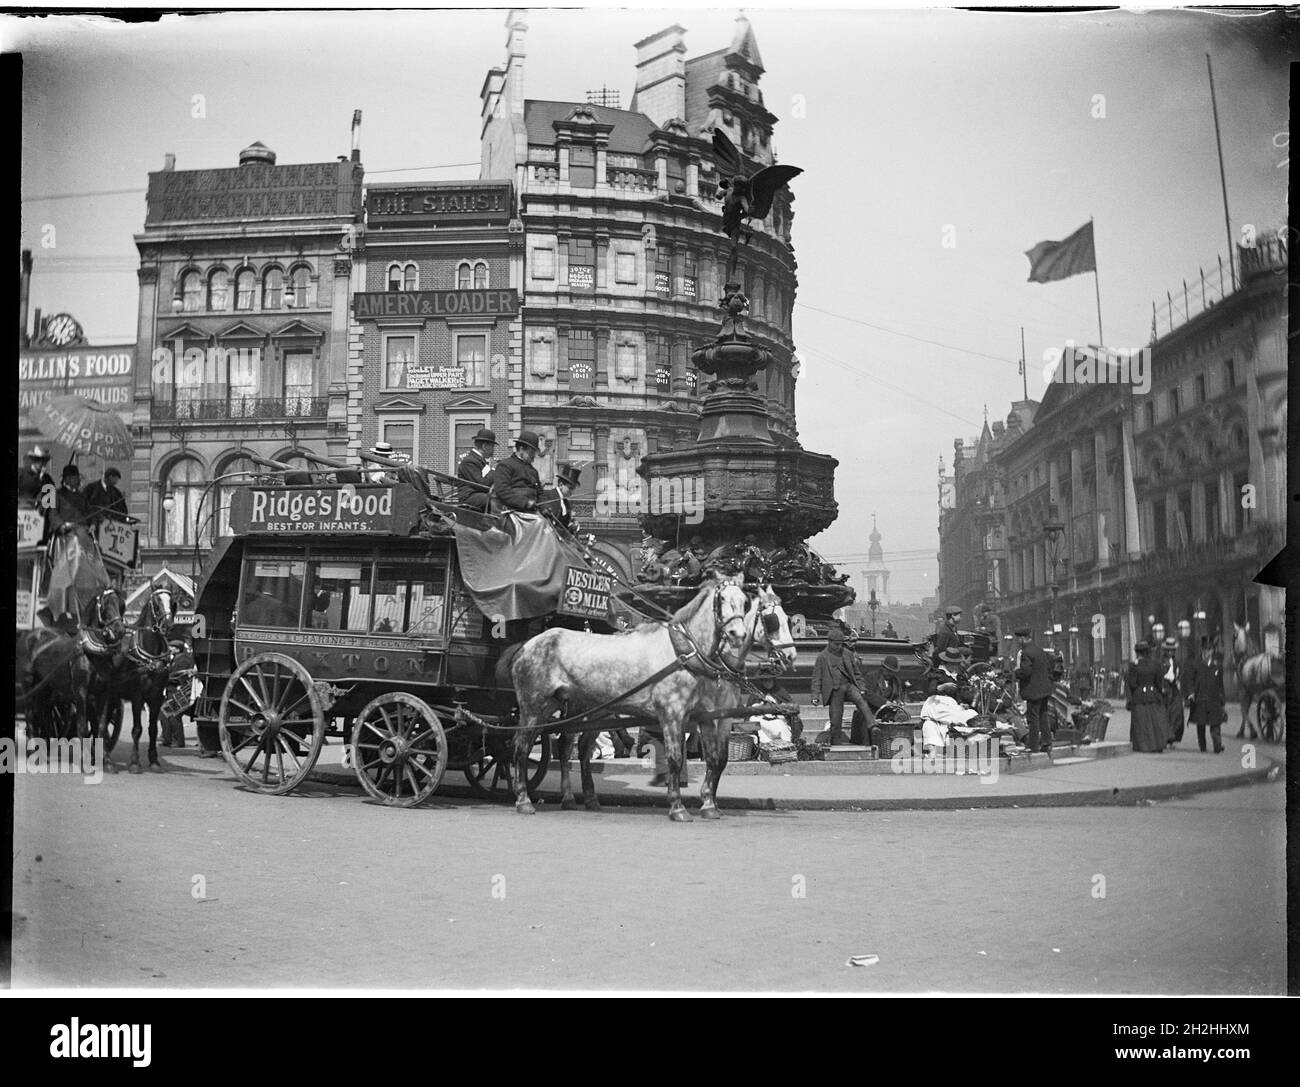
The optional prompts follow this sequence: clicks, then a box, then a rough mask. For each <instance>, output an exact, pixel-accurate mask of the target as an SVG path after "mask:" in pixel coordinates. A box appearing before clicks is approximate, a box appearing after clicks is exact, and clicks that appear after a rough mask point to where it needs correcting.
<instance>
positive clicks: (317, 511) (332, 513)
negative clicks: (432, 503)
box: [230, 483, 422, 536]
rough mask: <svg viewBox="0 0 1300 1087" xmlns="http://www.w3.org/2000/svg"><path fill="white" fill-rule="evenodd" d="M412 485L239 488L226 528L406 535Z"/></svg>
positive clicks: (415, 504)
mask: <svg viewBox="0 0 1300 1087" xmlns="http://www.w3.org/2000/svg"><path fill="white" fill-rule="evenodd" d="M421 504H422V503H421V501H420V496H419V494H418V492H417V491H416V490H415V488H413V487H407V486H401V487H383V486H356V485H354V484H350V483H345V484H341V485H339V486H336V487H241V488H239V490H237V491H236V492H235V495H234V497H233V498H232V500H231V503H230V527H231V529H232V530H233V531H234V532H235V533H236V534H242V533H276V534H283V533H297V532H326V533H331V534H348V533H354V534H355V533H361V534H367V535H369V534H374V533H396V534H398V535H402V536H404V535H406V534H407V533H408V532H409V531H410V528H411V525H412V524H413V523H414V521H415V518H416V516H417V515H418V512H419V509H420V506H421Z"/></svg>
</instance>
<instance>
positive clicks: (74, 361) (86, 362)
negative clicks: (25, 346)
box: [18, 344, 135, 482]
mask: <svg viewBox="0 0 1300 1087" xmlns="http://www.w3.org/2000/svg"><path fill="white" fill-rule="evenodd" d="M134 383H135V344H115V345H112V346H106V347H72V348H66V347H65V348H40V349H37V348H31V349H29V350H26V351H19V352H18V431H19V436H20V439H22V440H23V444H25V445H26V444H29V443H30V442H32V441H33V440H35V441H39V442H40V443H41V444H42V445H45V446H48V447H51V448H50V449H49V452H50V454H51V460H50V463H51V465H52V469H53V474H54V476H55V479H56V481H57V479H58V470H59V468H60V467H61V466H62V465H64V464H67V463H68V461H69V460H71V457H72V452H71V450H70V449H68V448H66V447H65V446H61V445H59V444H58V443H57V442H51V441H50V440H49V438H50V435H46V434H42V433H41V432H39V431H38V430H37V429H36V427H35V426H34V425H33V424H32V421H31V413H32V411H33V409H35V408H36V407H37V406H38V405H40V404H43V403H45V402H46V401H48V400H52V399H54V397H56V396H85V397H89V398H90V399H92V400H98V401H99V402H100V403H101V404H103V405H104V406H105V407H107V408H109V409H110V410H112V411H113V412H115V413H116V414H117V415H118V416H119V417H120V418H121V419H122V421H123V422H124V423H126V424H127V426H130V425H131V417H132V413H133V411H134V396H135V389H134ZM42 439H45V440H42ZM78 461H79V463H80V466H81V474H82V479H83V480H84V481H86V482H89V481H90V480H91V479H94V478H96V477H97V473H98V472H99V471H101V470H102V469H103V467H104V465H103V464H101V463H100V462H99V461H98V459H97V458H93V457H84V456H83V457H79V458H78Z"/></svg>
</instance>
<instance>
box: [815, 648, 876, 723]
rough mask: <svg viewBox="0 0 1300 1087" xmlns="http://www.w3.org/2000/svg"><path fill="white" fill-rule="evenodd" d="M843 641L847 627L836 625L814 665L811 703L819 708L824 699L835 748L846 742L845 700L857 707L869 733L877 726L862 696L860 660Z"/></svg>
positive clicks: (862, 682)
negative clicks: (844, 729)
mask: <svg viewBox="0 0 1300 1087" xmlns="http://www.w3.org/2000/svg"><path fill="white" fill-rule="evenodd" d="M844 640H845V639H844V628H843V627H842V626H840V625H839V624H838V623H836V624H835V625H834V626H832V627H831V629H830V631H829V633H827V635H826V648H825V649H823V650H822V651H821V653H820V654H819V655H818V657H817V660H816V661H815V662H814V663H813V674H812V704H813V705H814V706H820V705H821V704H822V701H823V699H824V700H825V702H826V706H827V708H828V709H829V710H830V733H831V736H830V740H831V745H832V746H834V745H836V744H842V743H843V742H844V734H843V732H842V728H843V724H844V703H845V701H846V700H847V701H850V702H852V703H853V704H854V705H855V706H857V708H858V712H860V713H861V714H862V717H863V720H864V722H865V731H866V732H867V733H868V734H870V732H871V730H872V729H873V728H875V726H876V718H875V715H874V714H873V713H872V712H871V707H870V706H869V705H868V704H867V700H866V698H865V697H864V696H863V694H862V688H863V687H864V686H865V685H866V681H865V680H864V679H863V677H862V670H861V668H859V667H858V659H857V657H855V656H854V655H853V651H852V650H850V649H847V648H846V647H845V645H844Z"/></svg>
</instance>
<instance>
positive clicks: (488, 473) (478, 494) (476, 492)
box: [456, 427, 497, 511]
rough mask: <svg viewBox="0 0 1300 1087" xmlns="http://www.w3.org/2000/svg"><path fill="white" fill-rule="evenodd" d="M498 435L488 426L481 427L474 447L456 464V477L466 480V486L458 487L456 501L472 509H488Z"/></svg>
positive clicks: (476, 435)
mask: <svg viewBox="0 0 1300 1087" xmlns="http://www.w3.org/2000/svg"><path fill="white" fill-rule="evenodd" d="M496 448H497V436H496V435H495V434H493V433H492V431H490V430H488V429H487V427H481V428H479V432H478V433H477V434H475V435H474V448H472V449H471V450H469V452H467V453H466V454H465V455H464V456H462V457H461V458H460V463H458V464H457V465H456V478H457V479H463V480H465V481H466V484H467V485H466V486H464V487H457V488H456V501H458V502H459V503H460V504H461V505H462V506H468V507H469V508H470V509H472V510H480V511H486V510H487V507H488V492H489V490H490V489H491V487H492V479H493V471H492V454H493V453H495V452H496Z"/></svg>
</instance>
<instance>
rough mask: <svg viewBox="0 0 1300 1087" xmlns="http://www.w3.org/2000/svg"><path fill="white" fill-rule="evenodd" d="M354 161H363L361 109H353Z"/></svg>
mask: <svg viewBox="0 0 1300 1087" xmlns="http://www.w3.org/2000/svg"><path fill="white" fill-rule="evenodd" d="M352 161H353V162H360V161H361V111H360V110H359V109H354V110H353V111H352Z"/></svg>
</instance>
